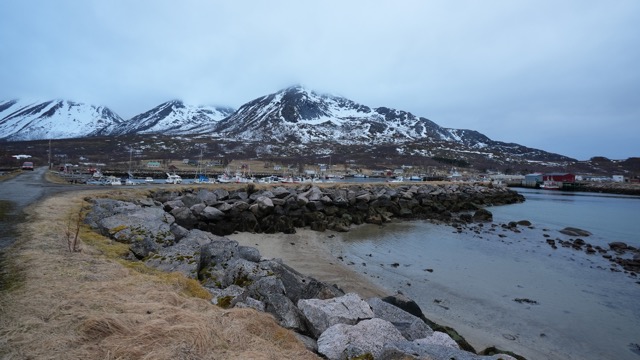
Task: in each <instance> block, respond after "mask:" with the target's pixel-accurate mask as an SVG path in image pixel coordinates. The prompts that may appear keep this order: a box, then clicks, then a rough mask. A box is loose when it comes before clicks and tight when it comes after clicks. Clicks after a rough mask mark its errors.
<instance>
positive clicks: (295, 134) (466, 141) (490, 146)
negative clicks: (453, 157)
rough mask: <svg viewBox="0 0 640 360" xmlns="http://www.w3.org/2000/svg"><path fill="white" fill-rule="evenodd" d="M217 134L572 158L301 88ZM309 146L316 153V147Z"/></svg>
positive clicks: (258, 104) (251, 106) (269, 99)
mask: <svg viewBox="0 0 640 360" xmlns="http://www.w3.org/2000/svg"><path fill="white" fill-rule="evenodd" d="M216 131H217V132H218V133H219V134H224V136H225V138H232V139H233V138H235V139H241V140H244V141H262V142H266V143H271V144H275V143H284V144H290V146H291V145H295V146H300V144H303V145H302V146H310V145H309V144H312V143H315V144H326V143H329V142H331V143H338V144H340V145H367V146H370V147H371V146H383V147H388V146H389V145H392V146H395V148H394V151H396V152H398V153H401V154H405V155H418V156H433V155H434V154H437V153H443V151H444V152H445V153H447V152H449V153H456V154H459V155H460V156H463V157H469V156H472V157H477V156H480V157H486V158H493V157H494V156H499V157H501V158H508V157H509V156H513V157H514V158H518V159H519V160H523V159H530V160H543V159H544V160H550V159H551V160H554V161H567V160H571V159H569V158H567V157H564V156H561V155H558V154H551V153H548V152H545V151H542V150H538V149H532V148H528V147H525V146H522V145H518V144H513V143H504V142H500V141H493V140H491V139H489V138H488V137H487V136H485V135H483V134H481V133H479V132H477V131H474V130H466V129H450V128H444V127H441V126H439V125H438V124H436V123H434V122H433V121H431V120H429V119H426V118H424V117H418V116H415V115H413V114H411V113H410V112H406V111H402V110H395V109H390V108H387V107H378V108H370V107H368V106H365V105H361V104H358V103H355V102H353V101H351V100H349V99H346V98H344V97H340V96H333V95H326V94H318V93H316V92H314V91H310V90H307V89H305V88H303V87H300V86H294V87H290V88H287V89H284V90H281V91H279V92H277V93H274V94H270V95H266V96H263V97H260V98H258V99H255V100H253V101H250V102H248V103H246V104H245V105H242V106H241V107H240V108H239V109H238V110H237V111H236V112H235V113H233V114H232V115H231V116H229V117H227V118H225V119H224V120H221V121H220V122H219V123H218V126H217V128H216ZM320 146H321V147H322V145H320ZM313 147H315V148H316V150H318V148H317V145H314V146H313ZM325 148H326V146H325Z"/></svg>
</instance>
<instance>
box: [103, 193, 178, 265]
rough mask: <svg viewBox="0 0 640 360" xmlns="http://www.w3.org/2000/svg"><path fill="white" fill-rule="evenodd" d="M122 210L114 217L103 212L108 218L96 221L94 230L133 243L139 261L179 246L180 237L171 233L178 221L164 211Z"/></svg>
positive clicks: (130, 207) (133, 251)
mask: <svg viewBox="0 0 640 360" xmlns="http://www.w3.org/2000/svg"><path fill="white" fill-rule="evenodd" d="M125 209H126V210H125ZM118 211H120V212H118V213H115V214H112V215H110V216H107V213H103V216H104V217H103V218H101V219H98V220H95V222H94V223H93V224H94V227H95V228H97V230H98V231H99V232H100V233H101V234H103V235H105V236H108V237H110V238H112V239H114V240H116V241H118V242H122V243H125V244H130V246H129V248H130V250H131V252H132V253H133V255H134V256H136V257H137V258H139V259H143V258H146V257H147V256H149V254H150V253H157V252H158V251H160V249H161V248H163V247H167V246H171V245H173V244H174V243H175V241H176V236H175V235H174V233H173V232H172V231H171V229H172V225H173V223H174V218H173V216H171V215H170V214H167V213H166V212H164V210H162V209H161V208H158V207H145V208H141V207H135V206H120V207H119V209H118Z"/></svg>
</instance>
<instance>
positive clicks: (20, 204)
mask: <svg viewBox="0 0 640 360" xmlns="http://www.w3.org/2000/svg"><path fill="white" fill-rule="evenodd" d="M46 172H47V168H46V167H40V168H37V169H36V170H34V171H28V172H23V173H22V174H20V175H18V176H16V177H15V178H12V179H9V180H6V181H3V182H0V206H1V207H2V209H4V211H3V210H0V250H2V249H4V248H5V247H7V246H8V245H10V244H11V243H13V241H14V240H15V225H16V224H18V223H20V222H21V221H24V219H25V216H24V214H23V212H22V211H23V210H24V208H25V207H27V206H29V205H31V204H33V203H35V202H36V201H38V200H40V199H42V198H44V197H45V196H48V195H51V194H54V193H58V192H61V191H68V190H77V189H79V188H78V187H76V186H68V185H59V184H52V183H49V182H47V181H46V180H45V179H44V174H45V173H46Z"/></svg>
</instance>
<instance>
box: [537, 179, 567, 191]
mask: <svg viewBox="0 0 640 360" xmlns="http://www.w3.org/2000/svg"><path fill="white" fill-rule="evenodd" d="M540 189H546V190H560V189H562V183H560V182H557V181H552V180H547V181H545V182H543V183H542V184H540Z"/></svg>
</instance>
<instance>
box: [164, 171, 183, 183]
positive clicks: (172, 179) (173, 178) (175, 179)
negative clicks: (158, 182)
mask: <svg viewBox="0 0 640 360" xmlns="http://www.w3.org/2000/svg"><path fill="white" fill-rule="evenodd" d="M164 182H165V183H167V184H182V177H180V175H178V174H169V173H167V179H166V180H165V181H164Z"/></svg>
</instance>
